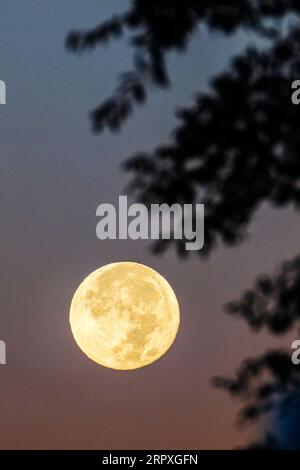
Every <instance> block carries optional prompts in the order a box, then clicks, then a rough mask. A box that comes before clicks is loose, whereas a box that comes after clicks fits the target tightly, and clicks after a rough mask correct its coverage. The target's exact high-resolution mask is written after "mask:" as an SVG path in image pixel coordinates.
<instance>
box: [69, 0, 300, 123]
mask: <svg viewBox="0 0 300 470" xmlns="http://www.w3.org/2000/svg"><path fill="white" fill-rule="evenodd" d="M299 12H300V6H299V3H298V2H297V1H296V0H276V1H274V0H271V1H270V0H244V1H243V2H241V1H240V0H214V1H211V0H202V1H201V2H199V0H186V1H185V2H174V1H170V0H152V1H151V2H149V1H145V0H135V1H133V2H132V7H131V8H130V9H129V10H128V11H126V12H125V13H123V14H120V15H115V16H113V17H112V18H111V19H110V20H108V21H105V22H104V23H101V24H100V25H98V26H96V27H95V28H93V29H91V30H88V31H72V32H71V33H70V34H69V35H68V37H67V40H66V45H67V47H68V48H69V49H70V50H71V51H74V52H78V53H79V52H83V51H86V50H90V49H93V48H95V47H96V46H98V45H103V44H107V43H108V42H109V41H110V40H112V39H119V38H122V37H124V36H125V35H126V37H127V36H128V37H129V43H130V45H131V46H132V48H133V64H134V68H133V70H132V71H130V72H129V74H126V75H125V78H124V77H121V79H120V85H119V86H118V88H117V90H116V93H115V94H114V95H113V96H112V97H110V98H109V99H108V100H107V101H105V102H104V103H102V104H101V105H100V106H99V107H98V108H96V109H95V111H94V112H93V113H92V121H93V127H94V130H95V131H96V132H100V131H102V130H103V129H105V128H106V127H108V128H109V129H111V130H118V129H119V128H120V126H121V124H122V123H123V122H124V120H126V119H127V117H128V116H129V115H130V113H131V112H132V111H133V109H134V105H135V104H138V103H141V102H142V101H143V100H144V99H145V98H146V96H147V88H149V86H151V85H154V86H159V87H166V86H168V85H169V83H170V76H169V72H168V67H167V61H166V57H167V55H168V53H169V52H170V51H172V50H177V51H185V50H186V49H187V47H188V44H189V41H190V38H191V37H192V35H193V34H195V32H197V30H198V29H199V27H200V26H205V27H206V28H207V29H208V30H209V31H217V32H222V33H223V34H225V35H231V34H233V33H235V32H236V31H237V30H239V29H241V28H242V29H244V30H248V31H254V32H255V33H256V34H257V35H259V36H261V37H268V38H274V37H276V36H277V34H278V31H277V28H276V27H275V23H274V20H276V19H280V18H282V17H283V16H284V15H286V14H287V13H290V14H291V13H299ZM270 20H271V21H273V24H270ZM128 75H129V76H130V77H131V78H132V81H133V82H132V84H131V83H128ZM125 82H126V83H125ZM137 84H138V85H137ZM135 86H138V89H139V92H138V98H136V95H135V93H134V91H130V92H129V93H128V87H129V88H131V87H133V88H134V87H135ZM141 90H142V93H141V94H142V96H143V100H141V99H140V91H141Z"/></svg>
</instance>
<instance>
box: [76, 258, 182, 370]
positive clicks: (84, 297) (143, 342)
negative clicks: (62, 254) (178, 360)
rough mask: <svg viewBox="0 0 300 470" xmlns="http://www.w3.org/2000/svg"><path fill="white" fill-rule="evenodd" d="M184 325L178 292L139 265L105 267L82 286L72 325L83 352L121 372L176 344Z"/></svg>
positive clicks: (153, 272)
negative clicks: (180, 324) (180, 328)
mask: <svg viewBox="0 0 300 470" xmlns="http://www.w3.org/2000/svg"><path fill="white" fill-rule="evenodd" d="M179 322H180V314H179V306H178V302H177V299H176V296H175V293H174V291H173V289H172V288H171V286H170V284H169V283H168V282H167V281H166V279H164V278H163V277H162V276H161V275H160V274H158V273H157V272H156V271H154V270H153V269H151V268H149V267H147V266H144V265H142V264H138V263H132V262H122V263H112V264H108V265H106V266H103V267H102V268H100V269H97V270H96V271H94V272H93V273H91V274H90V275H89V276H88V277H87V278H86V279H85V280H84V281H83V282H82V283H81V284H80V286H79V287H78V289H77V291H76V292H75V294H74V297H73V300H72V303H71V308H70V323H71V330H72V333H73V336H74V338H75V341H76V343H77V344H78V346H79V348H80V349H81V350H82V351H83V352H84V353H85V354H86V355H87V356H88V357H89V358H90V359H92V360H93V361H95V362H97V363H98V364H101V365H102V366H105V367H109V368H111V369H118V370H130V369H137V368H139V367H144V366H146V365H148V364H151V363H152V362H154V361H156V360H157V359H159V358H160V357H161V356H162V355H163V354H165V353H166V351H167V350H168V349H169V348H170V346H171V345H172V343H173V342H174V340H175V337H176V334H177V331H178V328H179Z"/></svg>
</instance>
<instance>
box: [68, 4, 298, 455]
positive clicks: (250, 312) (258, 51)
mask: <svg viewBox="0 0 300 470" xmlns="http://www.w3.org/2000/svg"><path fill="white" fill-rule="evenodd" d="M286 20H288V23H289V24H288V26H287V27H283V26H282V23H283V21H286ZM299 20H300V3H299V1H296V0H245V1H243V2H240V1H239V0H232V1H230V0H215V1H209V0H203V1H201V2H199V1H197V0H186V1H185V2H174V1H168V0H160V1H157V0H153V1H151V2H147V1H145V0H135V1H133V2H132V6H131V8H130V9H129V10H128V11H126V12H125V13H122V14H120V15H115V16H114V17H113V18H111V19H109V20H108V21H106V22H105V23H102V24H100V25H98V26H97V27H95V28H93V29H91V30H87V31H73V32H71V33H70V34H69V35H68V37H67V41H66V43H67V47H68V48H69V49H71V50H72V51H74V52H83V51H86V50H89V49H92V48H94V47H96V46H98V45H101V44H106V43H107V42H108V41H110V40H113V39H114V40H116V39H119V40H120V39H121V38H125V37H126V38H129V42H130V45H131V47H132V54H133V67H132V70H130V71H128V72H125V73H124V74H122V76H121V77H120V81H119V84H118V86H117V88H116V91H115V93H114V94H113V96H111V97H110V98H108V99H107V100H106V101H105V102H104V103H102V104H101V105H100V106H98V107H97V108H96V109H95V110H94V111H93V112H92V114H91V118H92V123H93V129H94V131H95V132H101V131H103V130H105V129H110V130H111V131H117V130H119V129H120V128H121V126H122V125H123V124H124V123H125V121H126V119H127V118H128V117H129V116H130V114H131V113H132V112H133V111H134V109H135V106H136V105H139V104H142V103H144V102H145V101H146V99H147V98H148V97H149V90H150V89H153V88H155V87H168V86H170V85H171V77H170V74H169V70H168V63H167V58H168V54H169V53H170V52H171V51H174V50H178V51H187V49H188V45H189V42H190V39H191V37H192V36H193V35H195V34H198V35H199V41H201V28H206V29H207V30H209V31H210V32H212V33H213V32H218V33H222V34H224V35H227V36H228V35H233V34H234V33H236V32H237V31H238V30H243V31H249V32H252V33H255V34H256V36H257V37H260V38H264V39H266V40H267V41H265V44H264V46H263V47H262V46H261V47H258V46H252V47H248V48H247V49H245V50H244V51H243V52H241V53H240V54H238V55H236V56H235V57H233V58H232V61H231V65H230V66H229V67H228V69H227V70H225V71H223V72H222V73H220V74H218V75H217V76H216V77H214V78H212V79H211V82H210V88H209V91H207V92H205V93H203V92H202V93H199V94H198V96H197V97H196V100H195V103H194V104H193V106H191V107H189V108H185V109H180V110H178V111H177V113H176V114H177V118H178V125H177V127H176V128H175V129H174V131H173V132H172V136H171V139H170V140H168V143H167V144H164V145H160V146H159V147H158V148H156V149H154V150H153V151H152V152H148V153H145V152H140V153H138V154H136V155H134V156H132V157H131V158H129V159H128V160H127V161H126V162H125V165H124V167H125V169H126V170H127V171H129V172H131V174H132V179H131V183H130V190H131V191H132V193H133V194H134V195H135V197H136V198H137V199H138V200H140V201H142V202H144V203H154V202H167V203H169V204H173V203H176V202H179V203H191V202H193V203H195V202H198V201H199V202H201V203H204V204H205V211H206V217H205V224H206V227H205V249H204V250H202V251H200V252H199V253H200V254H201V255H203V254H209V253H211V251H212V250H213V249H214V248H215V247H216V246H217V245H218V244H220V243H221V244H225V245H232V246H233V245H235V244H237V243H240V242H241V241H242V240H243V239H244V237H245V235H246V234H247V227H248V225H249V223H250V221H251V219H252V217H253V214H254V213H255V211H256V210H257V209H258V208H259V207H260V206H261V204H262V203H263V202H268V203H270V204H273V205H275V206H285V205H288V204H292V205H294V206H295V207H296V209H299V207H300V159H299V156H298V152H299V149H300V133H299V128H300V112H299V110H298V108H297V106H295V105H293V104H292V102H291V85H292V82H293V81H294V80H296V79H298V78H299V77H300V26H299ZM185 242H186V240H182V241H179V240H173V241H166V240H164V241H159V242H158V243H157V244H156V245H155V247H154V249H155V250H156V251H158V252H160V251H163V250H164V249H166V248H167V247H168V246H169V244H170V243H174V244H175V245H176V248H177V250H178V253H179V254H182V255H183V254H186V252H185V250H184V245H185ZM299 293H300V258H299V257H297V258H296V259H294V260H292V261H290V262H288V263H285V264H284V265H283V266H282V268H281V269H280V271H279V272H278V273H277V274H275V275H274V276H264V277H259V278H258V280H257V281H256V283H255V286H254V288H253V289H251V290H249V291H247V292H246V293H245V294H244V295H243V296H242V298H241V300H240V301H237V302H233V303H231V304H230V305H229V306H227V308H226V311H227V312H228V313H229V314H230V315H234V316H238V317H241V318H243V319H244V320H245V321H246V322H247V323H248V324H249V326H250V327H251V328H252V329H253V330H254V331H260V330H262V329H263V328H265V329H267V330H268V331H270V332H271V333H273V334H275V335H281V334H284V333H285V332H287V331H289V330H290V329H291V328H299V318H300V294H299ZM299 381H300V374H299V372H298V369H297V368H296V367H295V366H294V365H293V364H292V362H291V358H290V351H282V350H272V351H267V352H266V353H265V354H263V355H262V356H260V357H257V358H253V359H247V360H246V361H245V362H244V363H243V364H242V366H241V367H240V368H239V369H238V371H237V374H236V377H235V378H234V379H229V378H217V379H215V381H214V383H215V385H216V386H218V387H221V388H223V389H226V390H227V391H229V392H230V393H231V394H232V395H233V396H238V397H241V398H243V399H244V400H245V403H246V405H245V406H244V407H243V409H242V411H241V413H240V421H242V422H244V421H249V420H250V421H251V420H254V419H257V418H258V417H260V416H261V415H262V414H263V413H266V412H268V411H270V410H271V409H272V407H273V406H274V404H276V403H277V401H276V400H277V397H278V396H281V397H284V400H283V401H284V403H290V402H291V400H293V399H294V398H295V396H296V395H297V393H296V392H297V390H298V391H299V386H300V384H299ZM267 441H268V442H271V441H272V443H273V444H272V445H271V444H270V446H271V447H272V446H273V447H274V446H275V444H274V441H273V440H272V439H271V440H270V439H269V440H268V439H267ZM267 441H266V442H267ZM276 445H277V444H276Z"/></svg>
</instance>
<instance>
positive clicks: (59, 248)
mask: <svg viewBox="0 0 300 470" xmlns="http://www.w3.org/2000/svg"><path fill="white" fill-rule="evenodd" d="M127 4H128V1H125V0H101V1H100V0H86V1H85V2H83V1H82V0H64V1H63V2H62V1H58V0H51V1H50V0H39V1H34V0H27V1H26V2H20V1H16V0H9V1H8V0H2V1H1V3H0V79H2V80H5V81H6V82H7V91H8V96H7V100H8V104H7V105H6V106H2V107H1V108H0V150H1V160H0V165H1V171H0V188H1V189H0V191H1V193H0V194H1V227H2V228H1V251H0V256H1V260H0V261H1V288H0V289H1V297H0V302H1V304H0V312H1V315H0V339H2V340H5V341H6V344H7V359H8V364H7V365H6V366H3V367H1V369H0V400H1V407H0V447H1V448H12V449H14V448H23V449H24V448H25V449H30V448H50V449H51V448H53V449H59V448H70V449H71V448H74V449H76V448H86V449H91V448H95V449H116V448H127V449H130V448H132V449H137V448H145V449H147V448H148V449H150V448H157V449H159V448H161V449H163V448H169V449H176V448H187V449H191V448H198V449H209V448H232V447H235V446H237V445H238V444H241V443H243V442H245V440H247V439H248V436H249V433H248V431H247V430H246V431H244V432H241V431H237V430H236V429H235V427H234V420H235V416H236V411H237V409H238V408H237V406H236V405H238V403H237V404H234V403H233V402H232V401H231V399H230V398H229V397H227V395H226V394H224V393H223V392H222V391H217V390H214V389H213V388H212V387H211V386H210V380H211V378H212V377H213V376H214V375H217V374H231V373H233V372H234V371H235V368H236V367H237V366H238V365H239V364H240V361H241V360H242V359H244V358H245V357H247V356H248V355H256V354H258V353H259V352H262V351H263V350H265V348H266V345H268V344H270V343H271V341H273V340H271V339H269V338H267V337H266V336H261V335H260V336H254V335H253V334H252V333H251V332H250V331H249V330H248V328H247V327H246V326H245V325H244V324H243V323H242V322H239V321H234V320H232V319H231V318H228V317H226V315H224V313H223V311H222V306H223V305H224V303H226V302H227V301H230V300H233V299H234V298H236V297H238V296H239V295H240V293H241V291H242V290H243V289H245V288H248V287H250V286H251V285H252V281H253V279H254V278H255V277H256V275H257V274H260V273H264V272H266V273H268V272H272V270H273V269H274V268H275V267H276V266H278V264H279V263H280V262H281V261H282V260H285V259H289V258H290V257H292V256H293V255H294V254H296V253H297V252H298V247H299V242H298V241H299V222H298V220H297V218H296V216H295V215H294V213H293V212H292V211H291V210H284V211H274V210H270V209H269V208H268V207H264V208H262V209H261V210H260V211H259V212H258V213H257V214H256V217H255V221H254V223H253V224H252V225H251V226H250V228H249V239H248V240H247V242H245V243H244V244H243V245H242V246H240V247H238V248H235V249H231V250H229V249H222V248H220V249H218V250H217V251H215V252H214V253H213V254H212V256H211V257H210V258H209V259H208V260H205V261H204V260H202V259H201V258H198V257H197V256H195V257H194V258H191V259H190V261H188V262H182V261H179V260H178V258H177V257H176V256H175V254H174V253H173V252H172V251H170V252H168V253H167V254H166V255H164V256H162V257H155V256H152V255H150V253H149V250H148V247H147V243H145V242H140V241H139V242H132V241H105V242H100V241H99V240H97V239H96V234H95V227H96V217H95V210H96V207H97V206H98V205H99V204H100V203H102V202H115V201H116V200H117V198H118V195H119V194H124V191H123V188H124V186H125V184H126V176H125V175H124V174H123V173H122V172H121V170H120V163H121V162H122V161H123V160H124V159H125V158H126V157H127V156H129V155H131V154H132V152H135V151H137V150H145V149H151V148H153V147H155V146H156V145H157V144H158V143H160V142H162V141H165V140H166V138H167V136H168V134H169V131H170V130H171V129H172V127H173V126H174V123H175V118H174V109H175V108H176V107H177V106H178V105H186V104H189V103H192V99H193V96H194V93H195V92H196V91H199V90H204V89H205V87H206V86H207V80H208V78H209V77H210V76H211V74H213V73H215V72H216V71H218V70H221V69H222V67H224V66H225V65H226V63H227V62H228V57H229V55H230V54H232V53H233V52H237V51H239V50H240V48H241V47H242V46H243V45H244V44H245V42H246V41H248V40H250V39H249V38H245V37H243V36H242V35H238V36H235V37H234V38H232V39H230V40H228V39H227V40H225V39H224V38H223V37H222V36H221V35H214V36H208V35H205V34H202V35H201V34H200V33H199V34H198V35H197V37H195V38H194V40H193V42H192V44H191V47H190V52H189V54H188V55H187V56H176V55H172V56H171V57H170V66H171V70H172V72H173V75H174V82H173V86H172V89H171V90H169V91H167V92H164V93H162V92H158V91H155V92H153V94H152V95H151V99H150V100H149V103H148V104H147V105H146V106H144V107H142V108H141V109H140V110H139V111H138V112H137V113H136V114H135V116H134V117H133V118H132V119H131V120H130V122H128V123H127V124H126V126H125V127H124V129H123V131H122V132H121V133H120V134H117V135H110V134H109V133H106V134H104V135H102V136H100V137H99V136H95V135H93V134H92V133H91V131H90V125H89V120H88V112H89V111H90V110H91V109H93V108H94V107H95V106H96V105H97V104H99V103H100V102H101V101H102V100H103V99H104V98H106V97H107V96H108V95H109V94H110V93H111V92H112V91H113V88H114V86H115V85H116V79H117V76H118V73H119V72H122V71H124V70H127V69H128V68H129V67H130V65H131V55H130V50H129V48H128V47H127V45H126V43H124V42H122V41H121V42H117V43H114V44H112V45H111V46H110V47H107V48H103V49H97V50H95V51H94V52H92V53H90V54H87V55H84V56H80V57H78V56H74V55H72V54H70V53H68V52H67V51H66V50H65V48H64V40H65V36H66V34H67V33H68V32H69V31H70V30H71V29H73V28H76V27H90V26H94V25H95V24H97V22H100V21H101V20H104V19H106V18H108V17H109V16H110V15H111V14H113V13H116V12H118V11H122V10H124V8H125V7H126V5H127ZM123 260H132V261H137V262H141V263H144V264H147V265H149V266H151V267H153V268H154V269H156V270H157V271H159V272H160V273H161V274H162V275H164V276H165V277H166V278H167V279H168V280H169V282H170V283H171V285H172V286H173V288H174V290H175V292H176V293H177V295H178V299H179V302H180V306H181V328H180V332H179V335H178V337H177V340H176V343H175V344H174V347H173V348H172V349H171V350H170V352H169V353H168V354H167V355H166V356H165V357H164V358H162V359H161V360H160V361H158V362H156V363H155V364H154V365H152V366H149V367H146V368H144V369H141V370H137V371H134V372H116V371H112V370H108V369H105V368H102V367H100V366H98V365H96V364H94V363H93V362H91V361H90V360H89V359H87V358H86V357H85V356H84V355H83V354H82V353H81V351H80V350H79V349H78V347H77V346H76V344H75V342H74V340H73V338H72V336H71V333H70V328H69V323H68V314H69V305H70V301H71V298H72V295H73V293H74V292H75V290H76V288H77V286H78V284H79V283H80V282H81V281H82V279H83V278H84V277H85V276H86V275H87V274H89V273H90V272H91V271H93V270H94V269H96V268H98V267H100V266H102V265H104V264H106V263H109V262H114V261H123ZM281 344H282V345H283V346H286V347H289V345H290V342H289V340H288V339H281Z"/></svg>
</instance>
